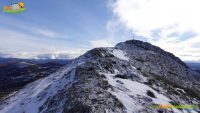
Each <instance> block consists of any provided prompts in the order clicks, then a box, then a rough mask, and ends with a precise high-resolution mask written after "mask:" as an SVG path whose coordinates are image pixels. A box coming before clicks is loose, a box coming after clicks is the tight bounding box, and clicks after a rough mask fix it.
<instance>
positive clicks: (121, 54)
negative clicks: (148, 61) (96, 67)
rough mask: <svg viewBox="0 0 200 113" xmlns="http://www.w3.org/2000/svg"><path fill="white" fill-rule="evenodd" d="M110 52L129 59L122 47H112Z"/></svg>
mask: <svg viewBox="0 0 200 113" xmlns="http://www.w3.org/2000/svg"><path fill="white" fill-rule="evenodd" d="M110 52H111V53H112V54H113V55H114V56H115V57H117V58H119V59H122V60H126V61H129V58H128V57H127V56H126V53H125V52H124V51H122V50H120V49H112V50H110Z"/></svg>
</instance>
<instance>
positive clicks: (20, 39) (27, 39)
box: [0, 28, 86, 58]
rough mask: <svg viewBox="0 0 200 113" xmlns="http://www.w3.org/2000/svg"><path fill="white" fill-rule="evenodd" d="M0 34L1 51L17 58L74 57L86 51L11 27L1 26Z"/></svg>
mask: <svg viewBox="0 0 200 113" xmlns="http://www.w3.org/2000/svg"><path fill="white" fill-rule="evenodd" d="M0 34H1V36H0V40H1V41H0V53H3V54H6V55H7V56H10V57H15V58H31V57H34V56H38V55H42V54H48V55H51V54H52V55H53V56H56V55H67V56H68V58H74V57H78V56H79V55H80V54H82V53H84V52H85V51H86V49H83V48H72V47H69V46H66V45H62V44H60V45H58V44H57V43H51V44H49V43H48V42H45V41H44V39H42V38H41V37H34V36H33V35H30V34H26V33H23V32H19V31H14V30H10V29H1V28H0ZM41 39H42V40H41Z"/></svg>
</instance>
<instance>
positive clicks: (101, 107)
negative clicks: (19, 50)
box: [0, 40, 200, 113]
mask: <svg viewBox="0 0 200 113" xmlns="http://www.w3.org/2000/svg"><path fill="white" fill-rule="evenodd" d="M130 42H131V43H130ZM145 45H146V46H147V47H146V46H145ZM149 48H150V49H149ZM197 76H200V75H199V74H197V73H195V72H193V71H191V70H190V69H189V68H187V66H186V65H185V64H184V63H183V62H182V61H181V60H180V59H179V58H177V57H175V56H174V55H172V54H171V53H167V52H165V51H163V50H161V49H160V48H158V47H155V46H152V45H150V44H148V43H143V42H140V41H135V40H132V41H127V42H123V43H119V44H118V45H117V46H116V47H113V48H96V49H93V50H90V51H88V52H86V53H85V54H84V55H82V56H80V57H78V58H77V59H75V60H73V61H72V62H71V63H70V64H68V65H67V66H66V67H64V68H63V69H61V70H58V71H57V72H55V73H54V74H52V75H50V76H48V77H46V78H43V79H40V80H38V81H36V82H34V83H31V84H29V85H27V86H26V87H25V88H24V89H22V90H20V91H19V92H16V93H14V94H12V95H10V96H9V97H7V98H6V99H5V100H4V101H3V102H1V104H0V113H157V112H158V113H164V112H165V113H198V110H199V109H175V108H174V109H165V110H163V109H155V108H151V107H150V106H152V105H155V104H171V105H174V104H198V103H199V102H200V100H199V97H200V91H199V89H200V88H199V87H200V85H199V79H198V77H197Z"/></svg>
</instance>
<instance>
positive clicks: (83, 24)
mask: <svg viewBox="0 0 200 113" xmlns="http://www.w3.org/2000/svg"><path fill="white" fill-rule="evenodd" d="M17 2H19V1H17V0H3V1H0V4H1V7H3V6H4V5H9V4H12V3H17ZM24 3H25V7H26V9H27V10H26V11H25V12H23V13H21V14H18V15H13V14H8V13H3V12H1V14H0V15H2V16H0V20H1V21H0V30H1V32H4V33H3V36H1V37H0V39H1V44H0V45H1V46H0V49H1V50H0V51H16V52H20V51H21V52H26V51H33V52H35V51H45V50H46V51H51V50H58V51H67V50H69V49H75V50H76V48H77V49H80V48H83V49H90V48H92V44H91V43H92V42H91V41H93V40H99V39H104V38H107V37H108V34H109V33H108V32H109V31H108V30H107V28H106V27H107V22H108V20H109V19H110V18H112V10H111V9H110V8H109V7H108V1H106V0H59V2H56V1H55V0H43V1H35V0H34V1H31V0H29V1H28V0H26V1H24ZM4 42H6V43H4Z"/></svg>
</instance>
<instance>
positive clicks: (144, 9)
mask: <svg viewBox="0 0 200 113" xmlns="http://www.w3.org/2000/svg"><path fill="white" fill-rule="evenodd" d="M21 1H23V0H21ZM21 1H18V0H1V1H0V7H2V8H3V6H4V5H9V4H12V3H18V2H21ZM23 2H24V3H25V8H26V10H25V11H24V12H22V13H21V14H9V13H4V12H3V11H1V12H0V53H9V54H12V55H15V56H16V57H20V56H23V55H25V56H26V55H31V54H40V53H41V54H42V53H66V54H69V56H71V57H77V56H79V55H81V54H83V53H84V52H86V51H87V50H89V49H92V48H94V47H112V46H114V45H115V44H117V43H119V42H122V41H126V40H130V39H132V38H133V36H134V39H138V40H142V41H147V42H150V43H152V44H154V45H156V46H159V47H161V48H162V49H164V50H166V51H169V52H172V53H173V54H175V55H176V56H178V57H180V58H181V59H182V60H185V61H200V21H199V20H200V13H199V10H200V7H199V5H200V1H199V0H59V1H56V0H42V1H40V0H34V1H33V0H32V1H31V0H24V1H23Z"/></svg>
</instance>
